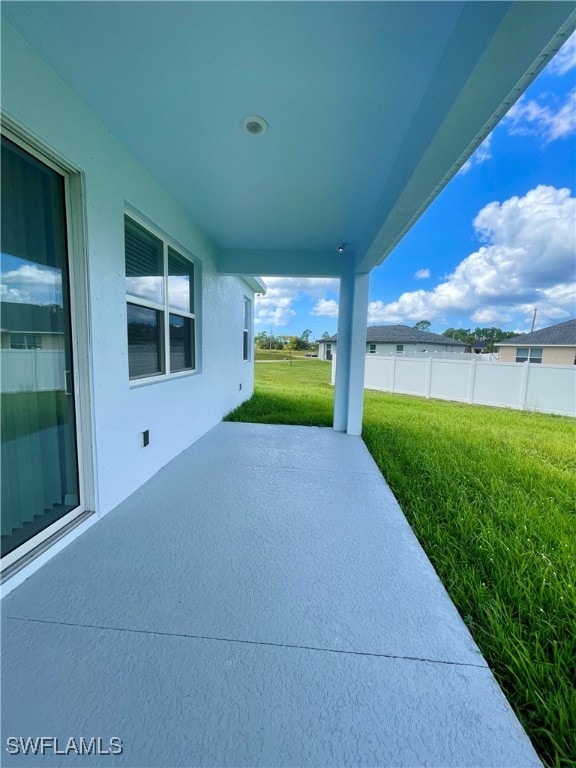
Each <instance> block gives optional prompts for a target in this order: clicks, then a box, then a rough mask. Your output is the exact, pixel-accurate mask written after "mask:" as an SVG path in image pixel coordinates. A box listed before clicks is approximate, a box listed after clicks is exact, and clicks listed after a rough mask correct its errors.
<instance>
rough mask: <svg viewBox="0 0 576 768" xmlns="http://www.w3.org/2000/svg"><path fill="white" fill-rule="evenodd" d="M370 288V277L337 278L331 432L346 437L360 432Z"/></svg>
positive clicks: (347, 276)
mask: <svg viewBox="0 0 576 768" xmlns="http://www.w3.org/2000/svg"><path fill="white" fill-rule="evenodd" d="M369 284H370V275H369V273H364V274H355V273H354V272H353V271H352V270H350V271H349V272H347V273H346V274H343V275H342V277H341V278H340V301H339V307H338V347H337V353H338V357H337V363H336V390H335V392H334V429H335V430H336V431H337V432H347V433H348V434H349V435H360V434H361V432H362V409H363V405H364V366H365V361H366V325H367V316H368V288H369Z"/></svg>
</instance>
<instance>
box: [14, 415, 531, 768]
mask: <svg viewBox="0 0 576 768" xmlns="http://www.w3.org/2000/svg"><path fill="white" fill-rule="evenodd" d="M2 611H3V616H4V621H3V633H4V642H3V673H4V674H3V701H4V707H3V710H4V723H3V733H4V736H5V737H6V736H8V735H10V736H28V735H45V734H51V735H55V736H56V735H59V736H60V737H61V739H65V738H68V737H69V736H75V735H76V736H80V735H84V736H91V735H94V736H102V737H105V738H109V737H110V736H119V737H120V738H122V739H123V740H124V742H125V752H124V754H123V755H121V756H116V757H111V756H110V757H107V763H108V762H110V761H112V760H113V761H114V763H117V764H118V765H130V766H141V768H145V767H147V766H160V765H162V766H163V765H166V766H176V765H183V766H184V765H189V766H205V765H206V766H208V765H210V766H216V765H258V766H260V765H262V766H264V765H267V766H276V765H278V766H280V765H303V766H304V765H305V766H320V765H334V766H336V765H347V766H349V765H381V766H409V765H410V766H412V765H414V766H416V765H418V766H420V765H422V766H424V765H426V766H428V765H434V766H448V765H451V766H452V765H453V766H470V767H471V768H474V767H475V766H478V767H479V766H488V765H493V766H504V765H506V766H531V765H539V764H540V763H539V761H538V758H537V756H536V755H535V753H534V751H533V750H532V747H531V745H530V743H529V741H528V739H527V738H526V736H525V734H524V733H523V731H522V729H521V728H520V725H519V724H518V722H517V721H516V719H515V717H514V715H513V714H512V712H511V710H510V708H509V706H508V704H507V702H506V700H505V699H504V697H503V695H502V694H501V692H500V690H499V688H498V687H497V685H496V683H495V681H494V679H493V677H492V675H491V673H490V671H489V669H488V668H487V666H486V663H485V661H484V660H483V658H482V656H481V655H480V653H479V651H478V649H477V647H476V645H475V644H474V642H473V640H472V638H471V636H470V634H469V633H468V630H467V629H466V627H465V625H464V624H463V622H462V621H461V619H460V617H459V616H458V614H457V612H456V610H455V608H454V606H453V605H452V603H451V601H450V600H449V598H448V596H447V594H446V592H445V591H444V589H443V587H442V585H441V583H440V582H439V580H438V578H437V576H436V574H435V572H434V570H433V568H432V566H431V565H430V563H429V561H428V560H427V558H426V556H425V555H424V553H423V551H422V549H421V547H420V545H419V544H418V542H417V540H416V538H415V537H414V535H413V533H412V531H411V529H410V527H409V526H408V524H407V522H406V520H405V518H404V516H403V515H402V512H401V511H400V509H399V507H398V505H397V503H396V501H395V499H394V497H393V495H392V494H391V492H390V490H389V489H388V487H387V485H386V483H385V482H384V480H383V479H382V476H381V474H380V473H379V471H378V469H377V467H376V465H375V464H374V462H373V461H372V458H371V457H370V455H369V453H368V451H367V449H366V447H365V446H364V444H363V442H362V441H361V440H360V438H354V437H350V436H346V435H342V434H338V433H335V432H333V431H332V430H329V429H317V428H306V427H277V426H269V425H249V424H221V425H219V426H218V427H216V428H215V429H214V430H212V431H211V432H210V433H208V435H206V436H205V437H204V438H202V439H201V440H199V441H198V442H197V443H196V444H195V445H193V446H192V447H191V448H189V449H188V450H186V451H184V452H183V453H182V454H181V455H180V456H178V457H177V458H176V459H175V460H174V461H172V462H171V463H170V464H169V465H168V466H166V467H165V468H164V469H162V470H161V471H160V472H159V473H158V474H157V475H155V476H154V477H153V478H151V480H149V481H148V483H146V484H145V485H144V486H143V487H142V488H140V489H139V490H138V491H137V492H136V493H135V494H133V495H132V496H130V497H129V498H128V499H126V501H125V502H123V503H122V504H121V505H119V507H117V508H116V509H115V510H113V511H112V512H111V513H110V514H109V515H107V516H106V517H105V518H104V519H103V520H102V521H101V522H99V523H98V525H96V526H93V527H92V528H91V529H89V530H88V531H87V532H86V533H85V534H84V535H83V536H82V537H80V538H79V539H77V540H76V541H74V542H73V543H72V544H70V545H69V546H68V547H67V548H66V550H64V551H63V552H62V553H60V554H59V555H57V556H55V557H54V558H53V559H52V560H51V561H50V562H49V563H47V564H46V565H45V566H44V567H43V568H42V569H40V570H39V571H38V572H37V573H36V574H35V575H34V576H32V577H31V578H30V579H28V580H27V581H26V582H25V583H24V584H22V585H21V586H20V587H18V588H17V589H15V590H14V591H13V592H12V593H11V594H9V595H8V596H7V597H6V598H5V599H4V600H3V601H2ZM59 759H60V760H61V761H62V762H61V763H55V762H54V755H51V756H50V759H49V760H48V764H51V765H56V764H58V765H59V764H62V765H75V764H76V763H74V762H73V760H74V757H73V756H72V757H71V756H70V755H68V756H67V757H61V758H59ZM77 759H78V760H79V761H80V762H79V763H78V764H84V762H83V761H86V760H87V759H89V758H86V757H82V758H80V757H79V758H77ZM5 760H7V761H8V762H6V763H5V764H6V765H25V764H36V763H37V762H38V761H39V758H38V757H31V756H29V757H28V758H23V757H22V756H21V755H20V756H14V757H12V758H10V757H9V756H8V757H6V756H5ZM10 760H11V761H12V762H10Z"/></svg>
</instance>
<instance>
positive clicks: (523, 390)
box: [518, 360, 530, 411]
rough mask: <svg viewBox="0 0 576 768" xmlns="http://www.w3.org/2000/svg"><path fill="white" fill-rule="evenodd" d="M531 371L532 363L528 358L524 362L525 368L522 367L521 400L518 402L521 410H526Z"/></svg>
mask: <svg viewBox="0 0 576 768" xmlns="http://www.w3.org/2000/svg"><path fill="white" fill-rule="evenodd" d="M529 372H530V363H529V362H528V360H527V361H526V362H525V363H524V368H523V369H522V378H521V380H520V400H519V402H518V407H519V408H520V410H521V411H524V410H525V409H526V393H527V392H528V375H529Z"/></svg>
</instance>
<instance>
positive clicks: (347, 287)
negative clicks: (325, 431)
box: [334, 269, 354, 432]
mask: <svg viewBox="0 0 576 768" xmlns="http://www.w3.org/2000/svg"><path fill="white" fill-rule="evenodd" d="M353 306H354V274H353V272H352V270H351V269H350V270H349V271H346V272H345V273H343V274H342V275H341V277H340V294H339V297H338V342H337V347H336V355H337V356H336V380H335V385H334V429H335V430H336V432H346V427H347V424H348V382H349V381H350V340H351V338H352V309H353Z"/></svg>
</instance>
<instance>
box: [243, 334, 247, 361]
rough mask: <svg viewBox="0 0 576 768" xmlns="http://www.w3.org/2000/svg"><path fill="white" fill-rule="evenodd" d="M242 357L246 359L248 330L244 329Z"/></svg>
mask: <svg viewBox="0 0 576 768" xmlns="http://www.w3.org/2000/svg"><path fill="white" fill-rule="evenodd" d="M243 359H244V360H248V331H244V343H243Z"/></svg>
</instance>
